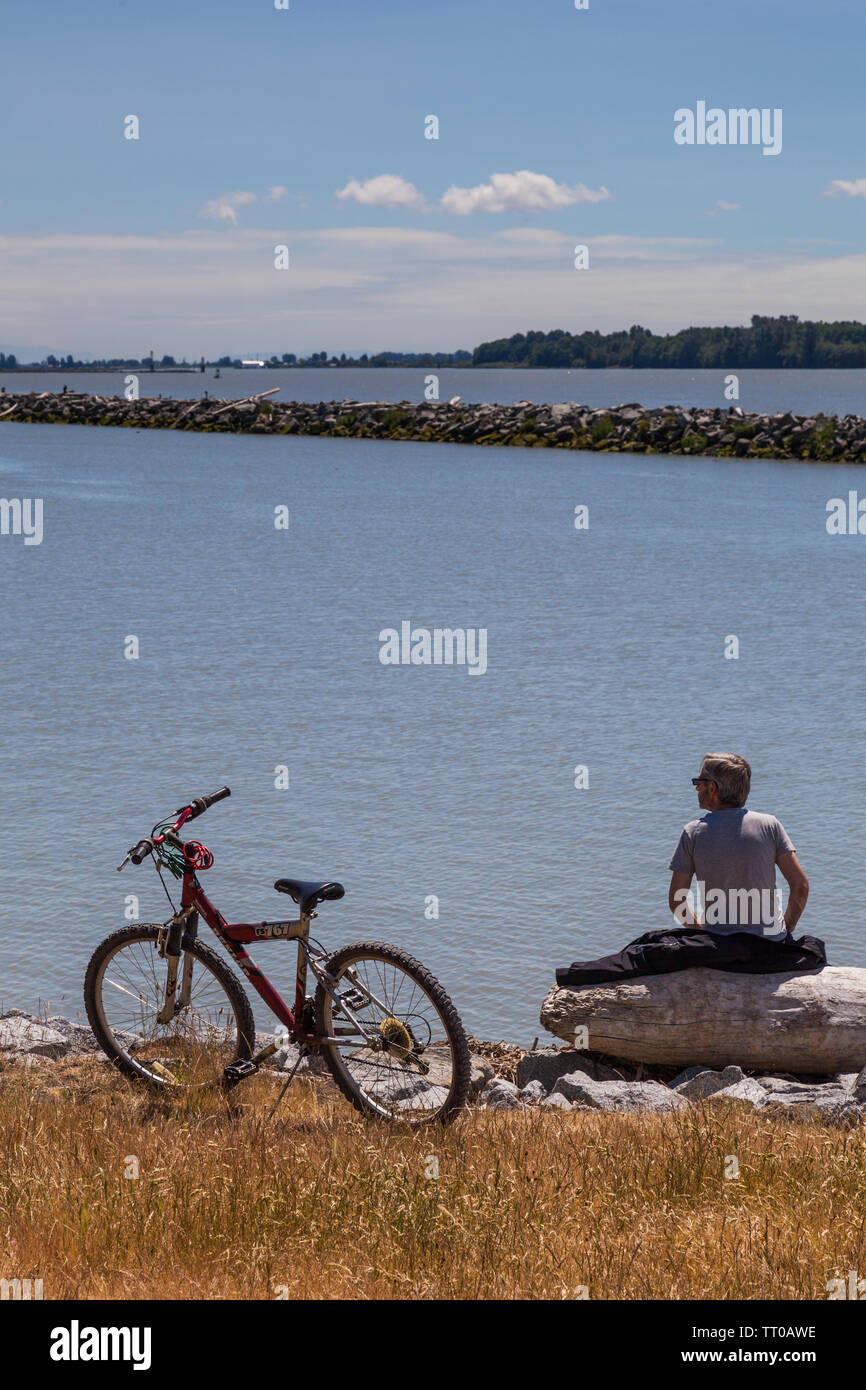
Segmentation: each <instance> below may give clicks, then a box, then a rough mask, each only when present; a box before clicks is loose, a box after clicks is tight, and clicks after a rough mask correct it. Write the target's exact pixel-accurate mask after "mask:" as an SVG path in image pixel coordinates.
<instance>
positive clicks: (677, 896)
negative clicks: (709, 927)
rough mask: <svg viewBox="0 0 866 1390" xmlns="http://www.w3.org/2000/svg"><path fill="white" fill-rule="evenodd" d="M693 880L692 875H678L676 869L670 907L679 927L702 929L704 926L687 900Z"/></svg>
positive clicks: (673, 874)
mask: <svg viewBox="0 0 866 1390" xmlns="http://www.w3.org/2000/svg"><path fill="white" fill-rule="evenodd" d="M692 878H693V875H692V874H686V873H677V871H676V869H675V870H674V872H673V873H672V874H671V886H670V889H669V891H668V906H669V907H670V910H671V912H672V913H673V914H674V916H675V917H676V919H677V926H678V927H700V926H702V925H703V924H702V923H701V922H700V920H699V919H698V918H697V917H696V916H695V914H694V913H693V912H692V909H691V908H690V907H689V904H688V901H687V898H686V894H687V893H688V891H689V884H690V883H691V881H692Z"/></svg>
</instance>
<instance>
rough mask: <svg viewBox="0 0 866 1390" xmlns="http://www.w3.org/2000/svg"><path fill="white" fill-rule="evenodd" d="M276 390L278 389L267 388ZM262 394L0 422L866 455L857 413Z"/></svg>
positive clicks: (45, 402)
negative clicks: (337, 398) (277, 399)
mask: <svg viewBox="0 0 866 1390" xmlns="http://www.w3.org/2000/svg"><path fill="white" fill-rule="evenodd" d="M275 389H278V388H275ZM271 394H272V393H271V392H259V393H257V394H256V395H254V396H249V397H246V398H245V399H242V400H234V401H223V400H219V399H213V398H209V397H208V398H203V399H197V400H194V401H193V402H192V403H190V401H189V400H187V399H175V398H171V397H167V398H162V397H153V396H142V397H141V398H140V399H138V400H133V401H130V400H127V399H126V398H125V397H122V396H99V395H93V394H88V393H85V392H74V391H63V392H60V393H58V392H52V391H29V392H23V393H21V394H18V395H13V394H9V393H6V392H3V393H2V394H0V423H2V422H4V421H8V422H12V421H18V422H26V423H33V424H69V425H104V426H114V427H116V428H122V429H162V430H174V429H182V430H194V431H196V432H200V433H205V434H209V433H220V434H223V433H225V434H266V435H287V434H288V435H291V434H297V435H326V436H330V437H332V438H343V439H387V440H405V441H416V442H421V443H449V444H479V445H493V446H506V447H508V446H511V447H519V448H554V449H581V450H592V451H597V452H602V453H645V454H685V455H709V456H711V457H716V458H726V457H732V458H763V459H804V460H812V461H823V462H835V461H838V462H854V463H863V462H866V419H864V418H863V417H862V416H859V415H846V416H844V417H843V418H841V419H840V418H839V417H838V416H835V415H824V414H823V413H820V412H819V413H817V414H814V415H793V414H791V412H790V411H786V412H784V413H780V414H775V415H768V414H758V413H756V412H752V413H750V414H746V413H745V412H744V411H743V410H741V409H740V407H739V406H732V407H729V408H728V409H725V410H722V409H720V408H718V407H717V408H715V409H709V408H705V409H702V408H695V409H687V408H686V407H684V406H674V405H670V406H661V407H658V408H654V409H650V408H648V407H646V406H642V405H639V404H637V403H633V404H629V405H621V406H616V407H601V408H599V409H592V408H590V407H589V406H583V405H576V404H573V403H570V404H550V405H545V404H540V405H536V404H533V402H532V401H518V402H517V404H516V405H472V404H465V403H464V402H462V401H460V400H459V398H458V397H455V398H454V402H453V403H447V404H446V403H445V402H438V401H436V402H433V401H424V402H422V403H421V404H412V403H411V402H409V401H400V402H399V403H397V404H396V405H395V404H390V403H389V402H387V401H352V400H344V401H339V402H338V401H320V402H315V403H306V402H302V401H286V402H274V401H273V400H271V399H270V395H271Z"/></svg>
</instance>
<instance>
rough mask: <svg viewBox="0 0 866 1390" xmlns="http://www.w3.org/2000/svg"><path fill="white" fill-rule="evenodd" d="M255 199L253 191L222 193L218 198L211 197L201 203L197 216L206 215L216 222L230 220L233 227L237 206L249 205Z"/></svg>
mask: <svg viewBox="0 0 866 1390" xmlns="http://www.w3.org/2000/svg"><path fill="white" fill-rule="evenodd" d="M256 201H257V199H256V195H255V193H222V194H221V195H220V196H219V198H212V199H211V200H210V202H209V203H203V204H202V206H201V207H200V208H199V211H198V215H199V217H208V218H211V219H212V220H213V221H216V222H230V223H231V225H232V226H233V227H236V226H237V225H238V213H237V210H238V208H243V207H247V206H249V204H250V203H255V202H256Z"/></svg>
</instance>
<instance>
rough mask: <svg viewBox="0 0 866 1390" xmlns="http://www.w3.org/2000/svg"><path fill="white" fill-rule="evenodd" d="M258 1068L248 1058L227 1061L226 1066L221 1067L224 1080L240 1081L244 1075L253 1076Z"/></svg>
mask: <svg viewBox="0 0 866 1390" xmlns="http://www.w3.org/2000/svg"><path fill="white" fill-rule="evenodd" d="M258 1069H259V1068H258V1064H257V1063H256V1062H252V1061H248V1060H245V1061H241V1062H229V1064H228V1066H227V1067H223V1076H224V1077H225V1079H226V1081H242V1080H243V1078H244V1077H245V1076H255V1074H256V1072H257V1071H258Z"/></svg>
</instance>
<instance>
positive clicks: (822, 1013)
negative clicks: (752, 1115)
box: [541, 965, 866, 1076]
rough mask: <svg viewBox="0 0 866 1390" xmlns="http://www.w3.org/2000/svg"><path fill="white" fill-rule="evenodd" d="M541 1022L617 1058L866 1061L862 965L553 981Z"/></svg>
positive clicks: (845, 1068)
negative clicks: (801, 971) (566, 985)
mask: <svg viewBox="0 0 866 1390" xmlns="http://www.w3.org/2000/svg"><path fill="white" fill-rule="evenodd" d="M541 1023H542V1026H543V1027H544V1028H546V1029H547V1030H548V1032H550V1033H553V1034H554V1036H555V1037H557V1038H563V1039H564V1040H565V1041H567V1042H569V1043H572V1044H574V1045H575V1046H577V1047H582V1048H586V1049H587V1050H588V1051H590V1052H602V1053H606V1054H607V1055H608V1056H609V1057H617V1058H621V1059H623V1060H624V1061H632V1062H648V1063H657V1064H659V1065H666V1066H668V1065H669V1066H682V1067H687V1066H691V1065H692V1064H693V1063H702V1064H703V1065H705V1066H709V1067H724V1066H727V1065H728V1064H731V1063H735V1064H738V1065H739V1066H741V1067H745V1068H747V1069H749V1070H760V1071H783V1072H793V1073H796V1074H804V1075H815V1076H819V1075H820V1076H827V1075H830V1074H832V1073H835V1072H853V1071H860V1070H861V1068H862V1067H864V1066H866V970H861V969H858V968H855V967H853V966H839V965H829V966H824V968H823V969H821V970H813V971H811V972H810V973H809V974H806V975H737V974H730V973H728V972H726V971H722V970H707V969H702V968H701V969H691V970H680V971H676V972H675V973H673V974H670V975H647V976H643V977H641V978H639V979H636V980H629V981H627V982H623V983H622V984H616V985H584V986H583V987H582V988H581V989H559V988H558V987H557V986H554V987H553V989H551V991H550V993H549V994H548V995H547V997H546V999H545V1000H544V1003H543V1004H542V1006H541Z"/></svg>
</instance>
